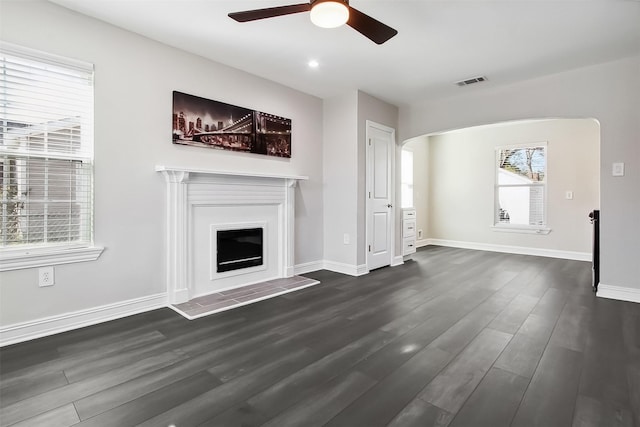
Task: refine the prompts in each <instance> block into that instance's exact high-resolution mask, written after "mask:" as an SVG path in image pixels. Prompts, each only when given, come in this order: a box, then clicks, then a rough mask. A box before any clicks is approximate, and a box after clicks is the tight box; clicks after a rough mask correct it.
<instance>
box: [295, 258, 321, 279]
mask: <svg viewBox="0 0 640 427" xmlns="http://www.w3.org/2000/svg"><path fill="white" fill-rule="evenodd" d="M322 269H324V264H323V261H322V260H320V261H312V262H305V263H303V264H297V265H295V266H294V267H293V272H294V275H295V276H298V275H300V274H305V273H310V272H312V271H318V270H322Z"/></svg>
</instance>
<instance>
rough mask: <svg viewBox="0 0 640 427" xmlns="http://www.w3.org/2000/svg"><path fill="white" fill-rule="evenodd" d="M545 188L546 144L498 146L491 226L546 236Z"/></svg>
mask: <svg viewBox="0 0 640 427" xmlns="http://www.w3.org/2000/svg"><path fill="white" fill-rule="evenodd" d="M546 186H547V146H546V143H536V144H529V145H524V146H510V147H498V148H497V149H496V186H495V213H494V218H495V219H494V227H495V228H497V229H505V230H510V231H524V232H526V231H531V232H537V233H548V231H549V229H548V228H547V220H546Z"/></svg>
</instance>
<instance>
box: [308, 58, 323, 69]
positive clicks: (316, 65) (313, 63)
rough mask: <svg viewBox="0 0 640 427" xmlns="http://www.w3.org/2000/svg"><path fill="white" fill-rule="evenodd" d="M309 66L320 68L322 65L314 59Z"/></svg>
mask: <svg viewBox="0 0 640 427" xmlns="http://www.w3.org/2000/svg"><path fill="white" fill-rule="evenodd" d="M307 65H308V66H309V68H318V66H319V65H320V63H319V62H318V61H316V60H315V59H312V60H311V61H309V62H308V63H307Z"/></svg>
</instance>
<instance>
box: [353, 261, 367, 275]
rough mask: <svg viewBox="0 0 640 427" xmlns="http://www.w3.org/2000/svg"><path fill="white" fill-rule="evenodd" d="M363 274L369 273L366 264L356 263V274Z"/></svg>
mask: <svg viewBox="0 0 640 427" xmlns="http://www.w3.org/2000/svg"><path fill="white" fill-rule="evenodd" d="M365 274H369V267H367V264H360V265H356V276H364V275H365Z"/></svg>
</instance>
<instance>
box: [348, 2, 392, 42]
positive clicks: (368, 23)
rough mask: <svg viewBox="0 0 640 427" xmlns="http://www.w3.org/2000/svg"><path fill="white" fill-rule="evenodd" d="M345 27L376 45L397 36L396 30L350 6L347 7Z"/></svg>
mask: <svg viewBox="0 0 640 427" xmlns="http://www.w3.org/2000/svg"><path fill="white" fill-rule="evenodd" d="M347 25H348V26H350V27H351V28H353V29H354V30H356V31H358V32H359V33H360V34H362V35H363V36H365V37H367V38H368V39H370V40H371V41H373V42H374V43H376V44H382V43H384V42H386V41H387V40H389V39H390V38H391V37H393V36H395V35H396V34H398V31H397V30H394V29H393V28H391V27H390V26H388V25H386V24H383V23H382V22H380V21H378V20H377V19H373V18H372V17H370V16H369V15H365V14H364V13H362V12H360V11H359V10H357V9H354V8H352V7H351V6H349V20H348V21H347Z"/></svg>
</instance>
